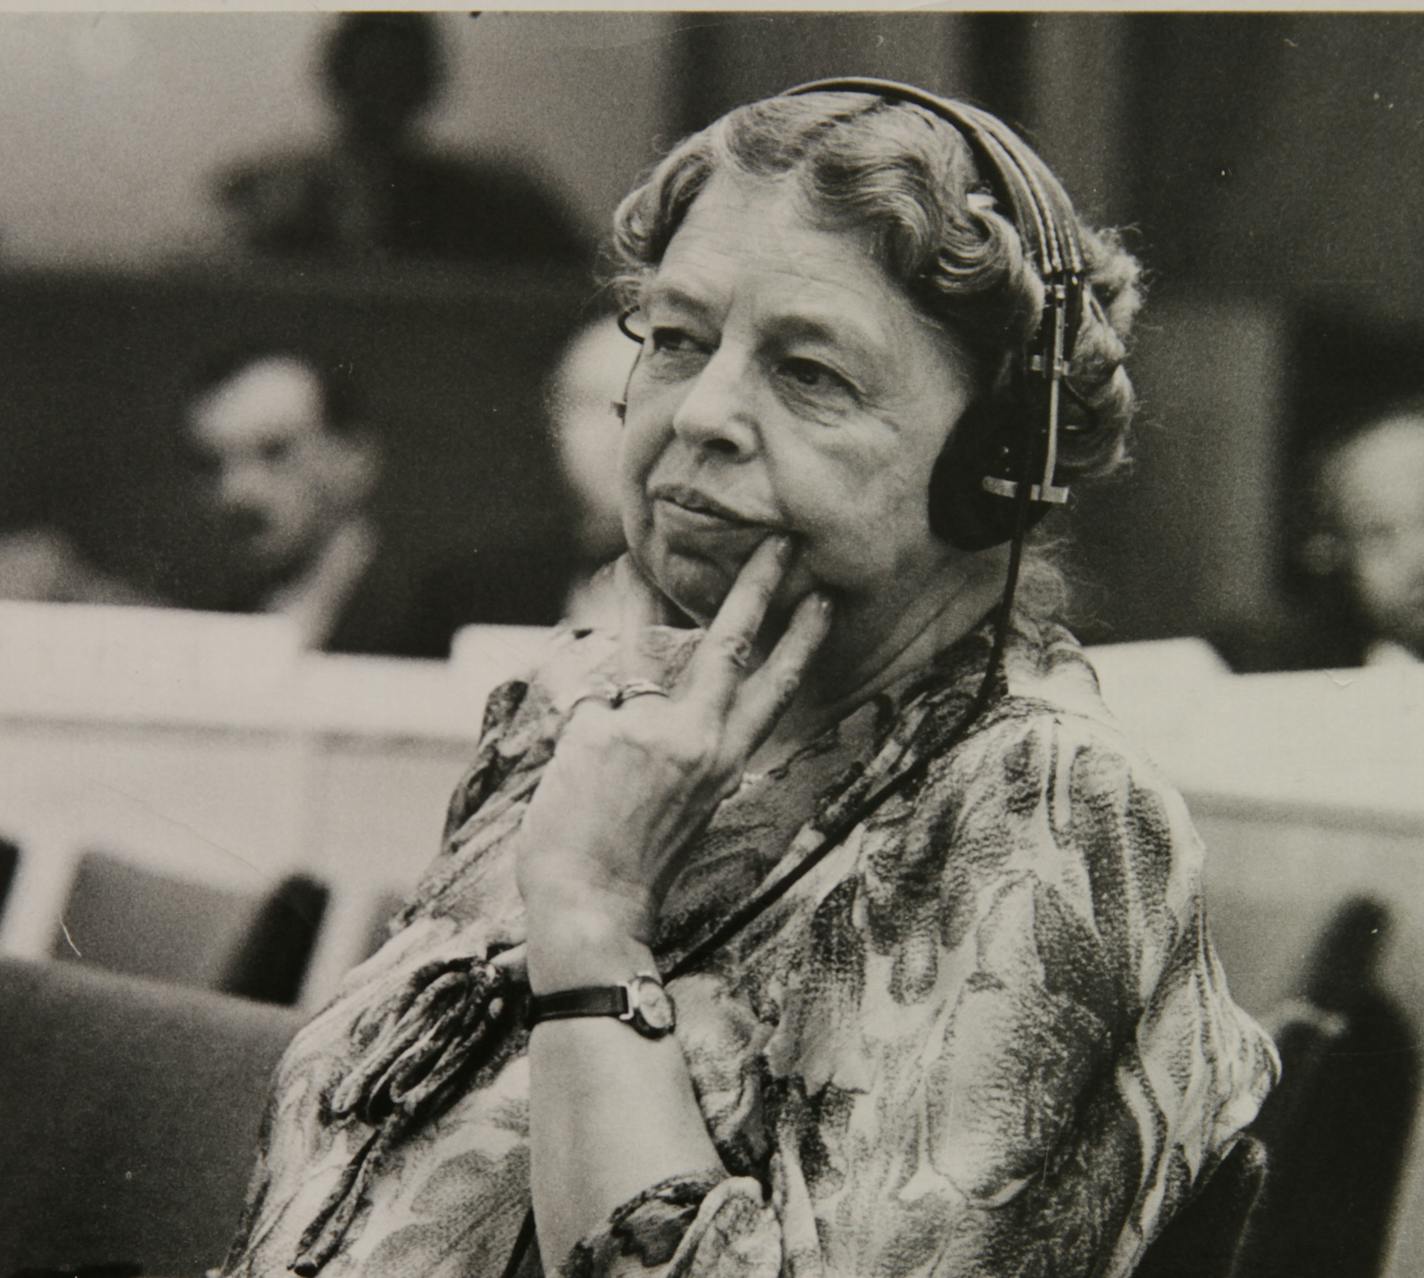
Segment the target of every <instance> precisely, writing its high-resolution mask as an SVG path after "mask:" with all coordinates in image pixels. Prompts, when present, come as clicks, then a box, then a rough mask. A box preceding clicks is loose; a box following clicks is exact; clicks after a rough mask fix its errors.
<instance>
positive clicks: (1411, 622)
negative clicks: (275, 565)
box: [1305, 400, 1424, 665]
mask: <svg viewBox="0 0 1424 1278" xmlns="http://www.w3.org/2000/svg"><path fill="white" fill-rule="evenodd" d="M1317 473H1318V476H1319V478H1318V481H1317V491H1318V500H1319V503H1320V513H1321V516H1322V518H1321V526H1320V528H1319V530H1318V531H1317V532H1316V533H1315V534H1314V535H1313V536H1312V537H1311V538H1310V539H1309V540H1308V541H1307V543H1306V546H1305V562H1306V566H1307V568H1309V569H1310V570H1311V571H1313V572H1315V573H1316V574H1317V575H1319V576H1321V577H1324V578H1326V579H1330V580H1334V581H1335V582H1336V583H1337V584H1338V586H1339V588H1340V590H1341V592H1342V594H1343V597H1344V598H1343V602H1344V606H1345V608H1346V609H1347V610H1348V612H1349V615H1350V616H1351V618H1352V619H1353V621H1354V622H1355V625H1356V628H1357V631H1358V635H1359V641H1360V651H1359V656H1360V659H1361V660H1362V662H1364V663H1365V664H1368V665H1374V664H1380V663H1384V662H1401V661H1404V662H1415V661H1424V400H1421V401H1418V402H1414V403H1410V404H1405V405H1400V406H1398V407H1396V408H1393V409H1391V410H1389V411H1388V412H1386V413H1384V414H1382V415H1380V416H1378V417H1376V418H1374V419H1373V420H1371V421H1369V422H1366V423H1365V424H1364V425H1363V426H1360V427H1357V428H1356V429H1355V430H1353V431H1351V432H1349V433H1348V434H1347V435H1345V436H1344V437H1343V438H1342V439H1341V440H1340V441H1339V442H1337V443H1333V444H1332V445H1331V446H1330V447H1329V448H1328V449H1327V450H1326V452H1325V453H1324V454H1323V456H1322V458H1321V461H1320V465H1319V469H1318V472H1317Z"/></svg>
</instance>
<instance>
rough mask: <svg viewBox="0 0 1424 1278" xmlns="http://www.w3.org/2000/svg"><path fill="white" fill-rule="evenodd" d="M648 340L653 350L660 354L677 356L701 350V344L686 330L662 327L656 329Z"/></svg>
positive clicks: (668, 326)
mask: <svg viewBox="0 0 1424 1278" xmlns="http://www.w3.org/2000/svg"><path fill="white" fill-rule="evenodd" d="M648 338H649V341H650V342H651V343H652V348H653V350H654V351H655V352H658V353H660V354H661V353H666V354H674V355H676V354H682V353H684V352H690V351H696V350H699V349H701V344H700V343H699V342H698V341H697V340H696V338H694V337H693V336H692V334H691V333H689V332H688V331H687V330H686V329H685V328H673V327H671V326H670V325H662V326H659V327H657V328H654V329H653V331H652V332H651V333H649V334H648Z"/></svg>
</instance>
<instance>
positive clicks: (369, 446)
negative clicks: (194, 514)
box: [187, 348, 379, 584]
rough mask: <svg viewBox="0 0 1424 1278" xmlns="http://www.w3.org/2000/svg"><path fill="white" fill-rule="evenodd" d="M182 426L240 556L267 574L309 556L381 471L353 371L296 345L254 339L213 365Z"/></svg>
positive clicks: (284, 576) (284, 575) (355, 508)
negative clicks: (269, 345)
mask: <svg viewBox="0 0 1424 1278" xmlns="http://www.w3.org/2000/svg"><path fill="white" fill-rule="evenodd" d="M187 427H188V438H189V443H190V445H191V447H192V450H193V453H194V455H195V458H196V459H197V461H198V462H199V464H200V467H201V469H202V472H203V473H204V476H205V478H206V481H207V483H206V493H207V496H208V497H209V499H210V500H211V501H212V502H213V503H214V505H215V506H216V508H217V510H218V512H219V514H220V515H221V516H222V518H223V521H224V523H225V525H226V531H227V533H228V534H229V535H230V536H231V538H232V539H233V549H234V551H235V552H236V554H237V557H238V558H239V560H240V561H241V563H242V564H243V566H244V568H245V569H246V570H247V571H248V572H249V573H251V574H252V575H253V576H254V577H255V578H257V579H259V580H262V581H265V582H268V583H272V584H277V583H280V582H283V581H287V580H291V579H292V578H294V577H296V576H298V575H300V574H301V573H302V572H303V571H304V570H305V569H306V568H308V567H309V566H310V565H311V564H312V563H313V562H315V560H316V558H317V556H318V555H319V554H320V553H321V551H322V550H323V548H324V547H325V546H326V544H327V542H328V540H329V539H330V538H331V536H332V535H333V534H334V533H335V532H336V531H337V530H338V529H339V528H340V527H341V526H342V525H343V524H345V523H346V522H347V521H349V520H350V519H352V518H353V517H355V516H356V515H358V514H359V513H360V512H361V510H362V509H363V508H364V506H365V505H366V502H367V500H368V499H369V497H370V495H371V492H372V490H373V488H374V486H375V482H376V478H377V475H378V472H379V451H378V447H377V444H376V441H375V438H374V436H373V435H372V433H371V431H370V429H369V428H368V427H367V426H365V425H364V424H363V422H362V421H361V420H360V416H359V410H358V406H357V403H356V397H355V395H354V392H353V389H352V386H351V383H350V374H349V372H348V371H347V370H346V368H345V367H344V366H341V365H339V364H329V363H326V362H323V361H319V360H316V359H314V358H312V357H310V356H308V355H306V354H303V353H300V352H297V351H291V350H284V349H280V348H273V349H270V350H264V349H252V350H248V351H244V352H239V353H236V354H233V355H228V356H225V357H224V358H223V359H221V360H219V361H217V362H215V363H214V364H212V365H210V366H209V367H208V368H207V369H205V370H203V372H202V373H201V375H200V376H199V378H198V379H197V382H196V384H195V387H194V391H193V394H192V395H191V396H190V398H189V401H188V406H187Z"/></svg>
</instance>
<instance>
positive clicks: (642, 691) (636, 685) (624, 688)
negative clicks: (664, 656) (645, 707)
mask: <svg viewBox="0 0 1424 1278" xmlns="http://www.w3.org/2000/svg"><path fill="white" fill-rule="evenodd" d="M667 695H668V690H667V689H666V688H664V687H663V686H662V684H660V683H654V682H653V680H651V679H630V680H629V681H628V682H627V683H624V684H620V685H619V686H618V687H617V688H615V689H614V691H613V696H612V697H611V698H610V704H611V705H612V706H613V708H614V709H615V710H616V709H617V708H618V707H619V706H621V705H622V704H623V703H624V702H625V701H632V700H633V698H634V697H666V696H667Z"/></svg>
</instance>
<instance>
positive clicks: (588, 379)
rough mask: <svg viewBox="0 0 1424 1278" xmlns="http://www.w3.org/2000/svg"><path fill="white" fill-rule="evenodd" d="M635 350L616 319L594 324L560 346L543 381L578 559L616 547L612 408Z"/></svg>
mask: <svg viewBox="0 0 1424 1278" xmlns="http://www.w3.org/2000/svg"><path fill="white" fill-rule="evenodd" d="M637 353H638V348H637V346H636V345H635V344H634V343H633V342H631V341H629V340H628V338H627V337H625V336H624V335H623V334H622V332H620V331H619V328H618V323H617V321H616V320H615V319H613V318H612V317H611V316H609V317H607V318H604V319H597V320H594V321H592V322H591V323H589V324H587V325H585V326H584V328H582V329H581V330H580V331H579V332H578V333H577V334H575V336H574V337H573V339H572V340H571V341H570V342H569V344H568V346H566V347H565V348H564V353H563V355H562V356H561V357H560V359H559V363H558V365H557V367H556V368H555V370H554V374H553V377H552V378H551V379H550V383H549V394H548V410H549V420H550V424H551V427H552V430H553V437H554V452H555V456H556V458H557V460H558V463H559V472H560V476H561V478H562V479H563V482H564V486H565V488H566V489H567V492H568V496H569V498H570V500H571V502H572V505H573V510H572V514H573V520H574V524H573V536H574V541H575V543H576V546H577V550H578V555H579V558H581V559H586V560H590V561H602V560H605V559H611V558H612V557H613V556H614V555H616V554H618V553H619V552H620V551H621V550H622V549H623V544H624V543H623V512H622V505H621V500H620V490H619V479H618V452H619V448H620V443H621V427H622V421H621V419H620V418H619V416H618V412H617V410H616V409H615V407H614V404H615V401H618V400H621V399H622V397H623V388H624V387H625V386H626V385H627V382H628V373H629V371H630V370H631V369H632V367H633V359H634V357H635V356H636V355H637Z"/></svg>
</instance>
